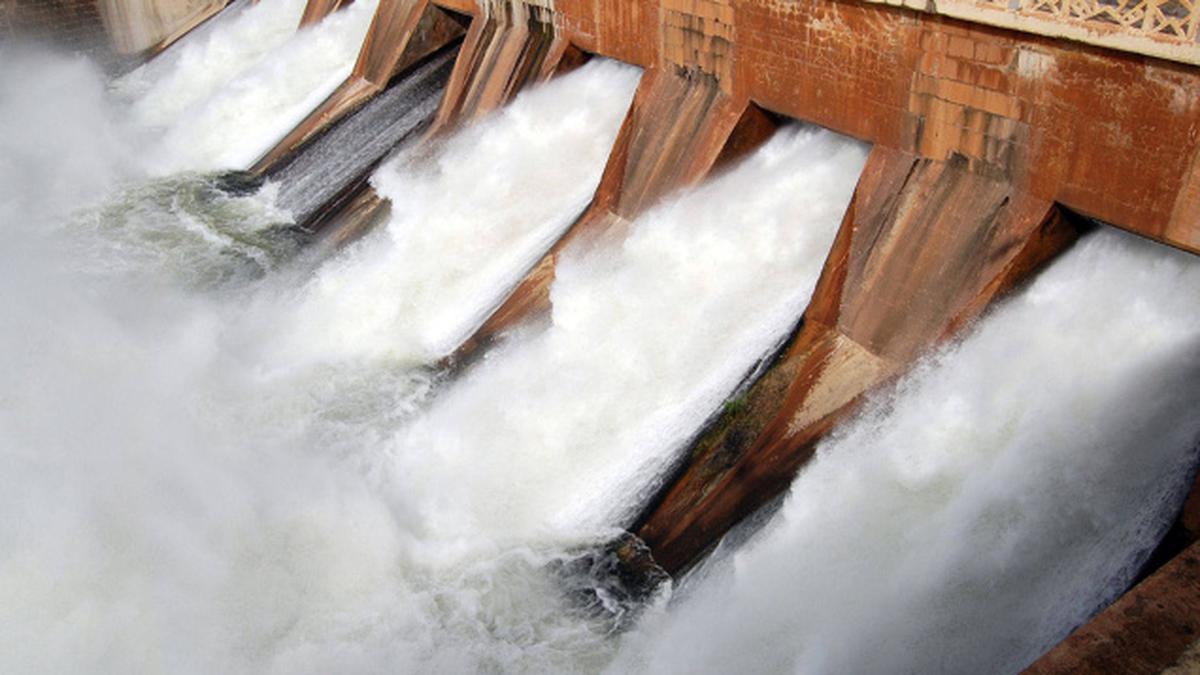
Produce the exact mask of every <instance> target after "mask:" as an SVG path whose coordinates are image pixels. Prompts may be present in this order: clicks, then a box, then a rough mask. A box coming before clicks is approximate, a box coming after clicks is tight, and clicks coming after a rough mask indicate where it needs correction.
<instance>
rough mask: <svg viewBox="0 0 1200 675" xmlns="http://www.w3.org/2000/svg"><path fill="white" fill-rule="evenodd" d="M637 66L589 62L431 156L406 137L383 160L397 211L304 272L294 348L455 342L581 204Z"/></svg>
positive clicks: (382, 349)
mask: <svg viewBox="0 0 1200 675" xmlns="http://www.w3.org/2000/svg"><path fill="white" fill-rule="evenodd" d="M637 77H638V71H637V69H634V68H631V67H629V66H624V65H620V64H616V63H613V62H608V61H596V62H593V63H590V64H588V65H587V66H585V67H583V68H581V69H579V70H578V71H576V72H573V73H570V74H567V75H564V76H563V77H561V78H558V79H555V80H553V81H551V82H549V83H547V84H545V85H543V86H541V87H537V88H535V89H533V90H531V91H529V92H527V93H525V94H523V95H521V96H520V97H518V98H517V100H515V101H514V102H513V104H512V105H511V106H509V107H507V108H505V109H503V110H500V111H499V112H498V113H497V114H495V115H493V116H492V117H491V118H489V119H487V120H484V121H482V122H481V123H479V124H477V125H475V126H473V127H470V128H468V129H465V130H463V131H462V132H460V133H458V134H456V135H455V136H453V137H452V138H449V139H448V140H446V141H445V142H444V143H442V144H441V145H440V146H439V147H438V148H436V149H434V150H432V156H431V155H429V154H428V153H429V152H431V151H430V150H428V149H427V148H423V147H410V148H407V149H406V150H405V151H403V152H401V153H400V155H399V156H398V157H396V158H394V159H393V160H391V161H390V162H388V163H386V164H385V165H384V166H382V167H380V169H379V170H378V171H376V173H375V175H374V176H373V178H372V183H373V184H374V185H375V187H376V189H377V190H378V191H379V193H380V194H381V195H383V196H384V197H386V198H387V199H389V200H390V201H391V203H392V215H391V219H390V221H389V222H388V223H387V225H386V227H383V228H381V229H380V230H379V231H377V232H375V233H374V234H372V235H371V236H369V237H367V238H366V240H365V241H362V242H360V243H359V244H358V245H356V246H353V247H352V248H351V249H350V250H347V251H345V252H344V254H343V255H341V256H339V257H338V258H337V259H335V260H333V261H331V262H330V263H329V264H327V265H325V266H324V267H323V268H322V269H321V270H319V271H318V272H317V274H316V276H315V277H314V278H313V279H312V280H311V281H310V282H309V283H308V284H307V286H306V288H305V298H304V300H303V308H302V310H301V312H300V313H298V314H297V316H296V318H295V322H296V323H295V326H294V327H293V328H291V329H289V330H288V331H287V332H288V333H289V334H292V335H295V336H297V338H298V340H299V342H300V344H297V345H295V346H294V349H298V350H301V352H308V351H312V350H315V351H316V352H319V353H321V354H325V355H329V354H335V353H339V352H343V353H347V355H361V356H375V357H380V356H386V357H390V358H397V359H402V360H409V361H412V362H418V363H420V362H430V361H434V360H437V359H438V358H440V357H442V356H444V355H445V354H446V353H447V352H449V351H450V350H452V349H453V348H454V347H455V346H457V344H458V343H459V341H461V340H462V339H463V338H464V337H465V336H466V334H468V333H469V332H470V331H471V330H472V329H474V328H475V326H476V325H478V323H479V322H481V321H482V320H483V318H484V315H485V313H486V312H487V311H488V310H489V309H490V308H491V307H492V306H493V305H495V304H496V303H497V302H499V300H500V299H501V298H502V297H503V295H504V293H505V292H506V290H507V289H508V287H510V286H511V285H513V284H515V283H516V282H517V280H518V279H519V278H520V276H521V275H522V274H523V273H524V272H525V270H526V269H527V268H528V267H529V266H531V265H532V264H533V263H534V262H536V261H537V259H538V257H539V256H541V254H542V253H543V252H544V251H545V250H546V249H548V248H549V247H550V245H551V244H552V243H553V241H554V240H555V239H556V238H557V237H558V236H559V235H560V234H562V232H563V230H565V229H566V228H567V227H568V226H569V225H570V224H571V222H572V221H573V220H574V218H575V217H576V216H577V215H578V214H579V212H580V211H582V210H583V207H584V206H585V205H586V204H587V202H588V200H589V199H590V198H591V196H592V192H593V191H594V190H595V188H596V184H597V183H598V182H599V181H600V173H601V172H602V171H603V169H604V161H605V159H606V157H607V155H608V150H609V148H610V147H611V146H612V143H613V139H614V138H615V137H616V135H617V131H618V129H619V127H620V125H621V119H622V117H623V116H624V114H625V109H626V108H627V107H628V105H629V100H630V98H631V97H632V96H633V90H634V88H635V87H636V85H637ZM385 297H386V298H392V299H393V301H392V302H390V303H389V302H380V299H381V298H385ZM297 353H300V352H297Z"/></svg>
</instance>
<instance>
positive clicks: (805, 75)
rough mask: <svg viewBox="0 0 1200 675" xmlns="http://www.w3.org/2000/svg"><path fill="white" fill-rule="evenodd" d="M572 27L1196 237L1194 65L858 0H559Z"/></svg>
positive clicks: (1086, 208)
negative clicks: (988, 165)
mask: <svg viewBox="0 0 1200 675" xmlns="http://www.w3.org/2000/svg"><path fill="white" fill-rule="evenodd" d="M556 11H557V13H558V14H559V15H560V16H561V17H562V19H561V25H562V27H563V29H564V31H566V33H567V34H568V36H569V38H570V39H571V40H572V41H573V42H574V43H575V44H576V45H578V46H580V47H581V48H583V49H585V50H589V51H594V52H597V53H600V54H603V55H606V56H611V57H613V58H617V59H621V60H623V61H627V62H630V63H635V64H638V65H643V66H649V65H655V64H660V65H661V64H667V63H678V64H681V65H692V66H696V67H699V68H701V69H702V70H705V71H706V72H710V71H711V72H713V74H715V75H716V76H717V77H718V78H719V79H721V80H722V82H723V86H725V87H726V88H727V89H728V90H729V91H731V92H734V93H736V94H738V95H741V96H745V97H747V98H749V99H750V100H752V101H754V102H755V103H757V104H759V105H761V106H762V107H764V108H766V109H769V110H772V111H775V112H778V113H782V114H785V115H788V116H791V117H795V118H798V119H801V120H806V121H809V122H814V123H816V124H820V125H822V126H826V127H829V128H831V129H834V130H837V131H840V132H842V133H846V134H849V135H851V136H854V137H856V138H860V139H863V140H865V141H869V142H871V143H875V144H879V145H885V146H888V147H893V148H896V149H900V150H906V151H911V152H916V153H918V154H921V155H922V156H926V157H930V158H933V159H946V158H947V157H948V155H949V154H950V153H959V154H962V155H964V156H966V157H968V158H971V159H972V160H974V161H977V162H984V163H990V164H994V165H997V166H1000V167H1004V168H1007V169H1012V170H1015V171H1016V176H1015V177H1016V179H1017V180H1018V183H1019V184H1020V185H1021V186H1022V187H1023V188H1025V189H1027V190H1028V191H1029V192H1031V193H1032V194H1035V195H1037V196H1039V197H1042V198H1044V199H1047V200H1050V201H1057V202H1060V203H1062V204H1064V205H1065V206H1068V207H1070V208H1072V209H1075V210H1077V211H1079V212H1081V213H1084V214H1087V215H1090V216H1093V217H1096V218H1100V219H1102V220H1105V221H1107V222H1110V223H1113V224H1115V225H1118V226H1120V227H1124V228H1127V229H1130V230H1133V231H1136V232H1139V233H1141V234H1144V235H1146V236H1150V237H1153V238H1156V239H1159V240H1161V241H1164V242H1166V243H1169V244H1172V245H1175V246H1179V247H1182V248H1185V249H1187V250H1191V251H1193V252H1197V251H1200V216H1197V215H1196V214H1197V209H1195V208H1193V205H1195V204H1196V203H1197V202H1200V197H1197V194H1200V178H1197V177H1196V176H1197V172H1198V170H1197V169H1196V159H1195V158H1196V154H1197V149H1198V148H1200V69H1197V68H1194V67H1189V66H1186V65H1181V64H1176V63H1171V62H1165V61H1159V60H1155V59H1150V58H1145V57H1139V56H1136V55H1130V54H1127V53H1122V52H1114V51H1107V50H1103V49H1099V48H1094V47H1088V46H1083V45H1080V44H1078V43H1071V42H1056V41H1053V40H1051V39H1048V38H1042V37H1038V36H1034V35H1029V34H1024V33H1018V32H1014V31H1007V30H1003V29H997V28H990V27H985V26H976V25H971V24H967V23H963V22H959V21H955V20H951V19H946V18H943V17H937V16H933V15H927V14H922V13H918V12H915V11H912V10H908V9H904V8H899V7H891V6H884V5H877V4H866V3H860V2H854V1H852V0H787V1H785V0H564V1H563V2H560V3H558V4H557V5H556Z"/></svg>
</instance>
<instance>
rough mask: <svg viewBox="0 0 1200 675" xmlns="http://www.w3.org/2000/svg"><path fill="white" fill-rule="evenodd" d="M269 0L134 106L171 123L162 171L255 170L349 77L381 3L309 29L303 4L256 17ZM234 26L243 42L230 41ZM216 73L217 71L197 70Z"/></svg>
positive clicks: (152, 121)
mask: <svg viewBox="0 0 1200 675" xmlns="http://www.w3.org/2000/svg"><path fill="white" fill-rule="evenodd" d="M268 4H273V3H270V2H264V3H260V4H259V5H258V6H255V7H252V8H249V9H246V10H245V11H244V12H243V16H242V17H235V19H241V21H238V20H234V21H231V22H230V24H231V30H229V31H214V32H213V41H215V42H217V44H205V45H200V46H198V47H197V49H198V51H199V52H201V53H199V54H198V55H197V56H196V57H195V59H194V60H193V59H189V58H185V57H186V56H187V55H188V54H189V52H188V51H186V50H185V51H184V52H182V53H181V56H180V58H179V61H180V63H179V64H178V65H177V66H176V67H175V68H174V69H171V70H170V71H169V72H167V73H165V74H162V75H161V76H160V78H159V79H158V80H157V81H156V82H155V84H154V85H152V86H151V87H150V88H149V90H148V91H147V92H146V93H145V94H143V95H142V97H141V98H140V99H138V100H137V101H136V102H135V103H134V104H133V109H134V111H135V112H136V115H137V117H138V118H139V119H141V120H143V121H144V122H145V123H146V124H147V125H150V126H154V127H161V128H162V129H163V132H162V133H163V137H162V139H161V141H159V143H158V147H157V148H155V149H154V150H153V153H152V158H153V161H154V163H155V170H156V172H157V173H159V174H168V173H172V172H176V171H184V170H192V171H212V170H218V169H246V168H249V167H250V165H252V164H253V163H254V162H255V161H256V160H257V159H258V158H259V157H261V156H262V155H263V154H265V153H266V152H267V151H268V150H270V149H271V147H273V146H274V145H275V143H277V142H278V141H279V140H280V139H282V138H283V137H284V135H286V134H287V133H288V132H289V131H291V130H292V128H294V127H295V126H296V125H297V124H299V123H300V121H302V120H303V119H304V118H305V117H306V116H307V115H308V113H310V112H311V111H312V110H313V109H315V108H316V107H317V105H319V104H320V103H321V101H323V100H324V99H325V98H327V97H328V96H329V95H330V94H331V93H333V90H334V89H336V88H337V86H338V85H339V84H341V82H342V81H343V80H345V79H346V78H347V77H349V75H350V72H351V71H352V70H353V68H354V62H355V60H356V59H357V57H358V52H359V48H360V47H361V46H362V41H363V38H364V37H365V36H366V33H367V29H368V27H369V26H370V24H371V18H372V17H373V16H374V13H375V8H376V6H377V5H378V0H359V1H358V2H355V3H353V4H351V5H350V6H348V7H346V8H344V9H343V10H340V11H338V12H334V13H333V14H331V15H329V16H328V17H326V18H325V19H324V20H322V21H321V22H320V23H318V24H316V25H314V26H309V27H307V28H305V29H304V30H300V31H297V30H295V26H296V24H298V23H299V14H297V13H296V12H295V10H296V7H293V6H292V5H297V6H298V7H299V10H301V11H302V10H303V6H304V3H303V2H293V0H284V2H282V3H281V4H280V6H278V7H273V8H272V10H271V12H270V13H266V12H264V14H263V15H261V16H260V15H253V16H251V13H252V12H254V11H255V10H257V9H258V7H259V6H262V5H268ZM293 14H296V16H295V18H294V21H293V20H292V19H293V16H292V15H293ZM243 17H249V18H243ZM251 19H252V20H251ZM289 23H290V26H291V28H290V29H287V28H285V26H287V25H289ZM234 29H237V30H236V33H237V35H236V40H229V41H227V38H228V37H229V36H230V33H233V32H234ZM285 32H286V33H287V37H286V39H284V40H282V41H280V40H279V37H280V36H281V35H282V34H284V33H285ZM218 37H219V38H221V39H220V40H218ZM264 45H265V46H264ZM201 47H203V48H201ZM206 70H207V71H211V73H212V75H211V76H196V74H195V71H206Z"/></svg>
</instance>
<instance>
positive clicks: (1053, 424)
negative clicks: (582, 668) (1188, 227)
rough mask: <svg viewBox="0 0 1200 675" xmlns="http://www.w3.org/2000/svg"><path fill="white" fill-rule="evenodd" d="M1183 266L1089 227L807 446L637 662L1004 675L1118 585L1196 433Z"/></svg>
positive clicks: (1198, 318) (1150, 538) (1155, 523)
mask: <svg viewBox="0 0 1200 675" xmlns="http://www.w3.org/2000/svg"><path fill="white" fill-rule="evenodd" d="M1197 300H1200V264H1198V261H1197V260H1196V259H1195V257H1194V256H1190V255H1188V254H1184V253H1180V252H1178V251H1170V250H1167V249H1164V248H1163V247H1161V246H1158V245H1156V244H1151V243H1149V242H1146V241H1143V240H1140V239H1138V238H1136V237H1133V236H1132V235H1128V234H1122V233H1119V232H1116V231H1102V232H1097V233H1095V234H1093V235H1090V236H1089V237H1088V238H1087V240H1085V241H1084V242H1082V243H1081V244H1079V245H1078V246H1077V247H1076V248H1075V249H1073V250H1072V251H1070V252H1068V253H1067V254H1066V255H1065V256H1064V257H1063V258H1062V259H1061V260H1060V261H1058V262H1057V263H1055V264H1054V265H1053V266H1052V267H1051V268H1050V269H1049V270H1048V271H1046V272H1045V273H1044V274H1043V275H1042V276H1040V277H1039V278H1038V279H1037V280H1036V281H1035V282H1034V283H1033V284H1032V285H1031V286H1030V287H1029V288H1028V289H1026V290H1024V291H1023V292H1021V293H1019V294H1018V296H1017V297H1016V298H1014V299H1012V300H1011V301H1010V302H1008V303H1006V304H1005V305H1004V306H1003V307H1001V308H1000V309H999V310H998V311H996V312H994V313H993V314H992V315H991V316H990V317H989V318H987V319H985V320H984V321H982V322H981V323H980V324H979V325H978V326H977V327H976V328H975V329H974V330H973V331H972V332H971V334H970V335H968V336H967V337H965V338H964V339H963V340H962V341H961V342H959V343H958V344H955V345H953V346H952V347H950V348H948V349H946V350H944V351H943V352H941V353H939V354H937V355H935V356H932V357H930V358H929V359H927V360H926V361H925V362H924V363H923V364H922V365H921V366H920V367H918V368H917V369H916V370H915V371H914V372H913V373H911V374H910V375H909V376H907V377H906V378H905V379H904V380H903V381H902V382H901V383H900V384H899V385H898V386H897V387H896V388H895V390H894V391H892V392H889V393H887V394H886V395H882V396H879V397H877V400H876V401H875V402H874V403H873V404H871V405H869V406H868V407H867V409H866V410H865V412H863V413H862V414H861V415H860V416H859V417H858V419H857V420H855V421H854V422H852V423H850V424H848V425H846V427H845V428H843V429H842V430H841V431H840V432H839V433H837V434H836V435H835V436H834V437H833V438H832V439H829V440H827V441H826V442H824V443H823V444H822V445H821V446H820V448H819V450H818V452H817V459H816V461H815V462H813V464H812V465H811V466H810V467H809V468H807V469H806V470H805V471H804V472H803V473H802V474H801V476H800V477H799V478H798V479H797V480H796V482H795V483H794V484H793V486H792V490H791V493H790V495H789V497H788V499H787V502H786V503H785V504H784V506H783V508H782V511H781V512H780V513H779V514H778V515H777V516H776V517H775V519H774V521H773V522H772V523H771V524H770V525H769V526H768V528H767V529H766V531H765V532H763V533H761V534H760V535H759V536H758V537H757V538H756V540H755V541H754V542H753V544H752V545H751V546H749V547H748V548H747V549H745V550H742V551H741V552H738V553H735V554H733V555H732V556H725V557H723V559H722V560H720V561H718V562H717V563H716V564H714V565H712V566H711V569H709V570H706V574H701V575H699V576H700V577H701V578H698V579H694V580H692V582H693V583H692V584H690V585H689V586H688V588H687V590H686V591H685V592H684V593H683V594H682V595H683V596H684V597H683V599H682V601H680V602H679V603H678V604H677V606H675V607H672V608H671V611H670V612H669V613H668V614H667V615H666V616H663V617H660V618H659V620H658V621H657V622H650V624H649V625H648V626H646V627H644V628H643V630H644V631H645V632H644V633H643V634H642V635H639V636H636V637H635V638H632V639H631V640H630V641H629V642H630V645H629V651H628V652H627V653H626V654H624V655H623V657H624V658H626V659H628V661H627V662H625V665H626V666H632V665H633V664H637V665H638V666H639V667H641V668H644V669H646V670H647V671H648V672H666V671H672V672H713V673H720V672H730V671H731V670H737V669H740V670H746V671H749V672H800V673H851V672H852V673H929V672H948V673H966V672H1015V671H1016V670H1019V669H1020V668H1021V667H1023V666H1024V665H1026V664H1028V663H1029V662H1031V661H1032V660H1033V659H1035V658H1036V657H1037V656H1039V655H1040V654H1041V653H1043V652H1044V651H1046V649H1048V648H1049V647H1050V646H1052V645H1053V644H1055V643H1056V642H1057V641H1058V640H1060V639H1062V638H1063V637H1064V634H1065V633H1066V631H1068V630H1070V629H1071V628H1072V627H1073V626H1075V625H1077V624H1078V623H1080V622H1082V621H1083V620H1084V619H1086V618H1087V617H1088V616H1089V615H1090V613H1091V612H1093V611H1094V610H1095V609H1096V608H1097V607H1099V606H1101V605H1102V604H1103V603H1105V602H1108V601H1110V600H1112V598H1113V597H1114V595H1115V594H1117V593H1119V592H1120V591H1122V590H1123V589H1124V588H1125V586H1126V585H1127V584H1128V583H1129V581H1130V579H1132V577H1133V575H1134V573H1135V572H1136V571H1137V568H1138V565H1139V564H1140V563H1141V562H1142V561H1144V560H1145V558H1146V556H1147V555H1148V553H1149V551H1150V549H1151V548H1152V547H1153V546H1154V544H1155V543H1156V542H1157V541H1158V538H1159V537H1161V536H1162V534H1163V532H1164V530H1165V528H1166V526H1167V524H1168V522H1169V519H1170V518H1171V517H1172V516H1173V515H1174V510H1175V509H1177V508H1178V507H1179V504H1180V501H1181V499H1182V493H1181V490H1183V489H1185V488H1186V487H1187V484H1188V482H1189V478H1190V472H1191V468H1192V466H1193V465H1194V462H1195V447H1196V443H1197V441H1198V440H1200V416H1198V415H1197V411H1196V402H1197V401H1198V400H1200V315H1197V313H1196V312H1195V311H1194V308H1195V305H1196V302H1197Z"/></svg>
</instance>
